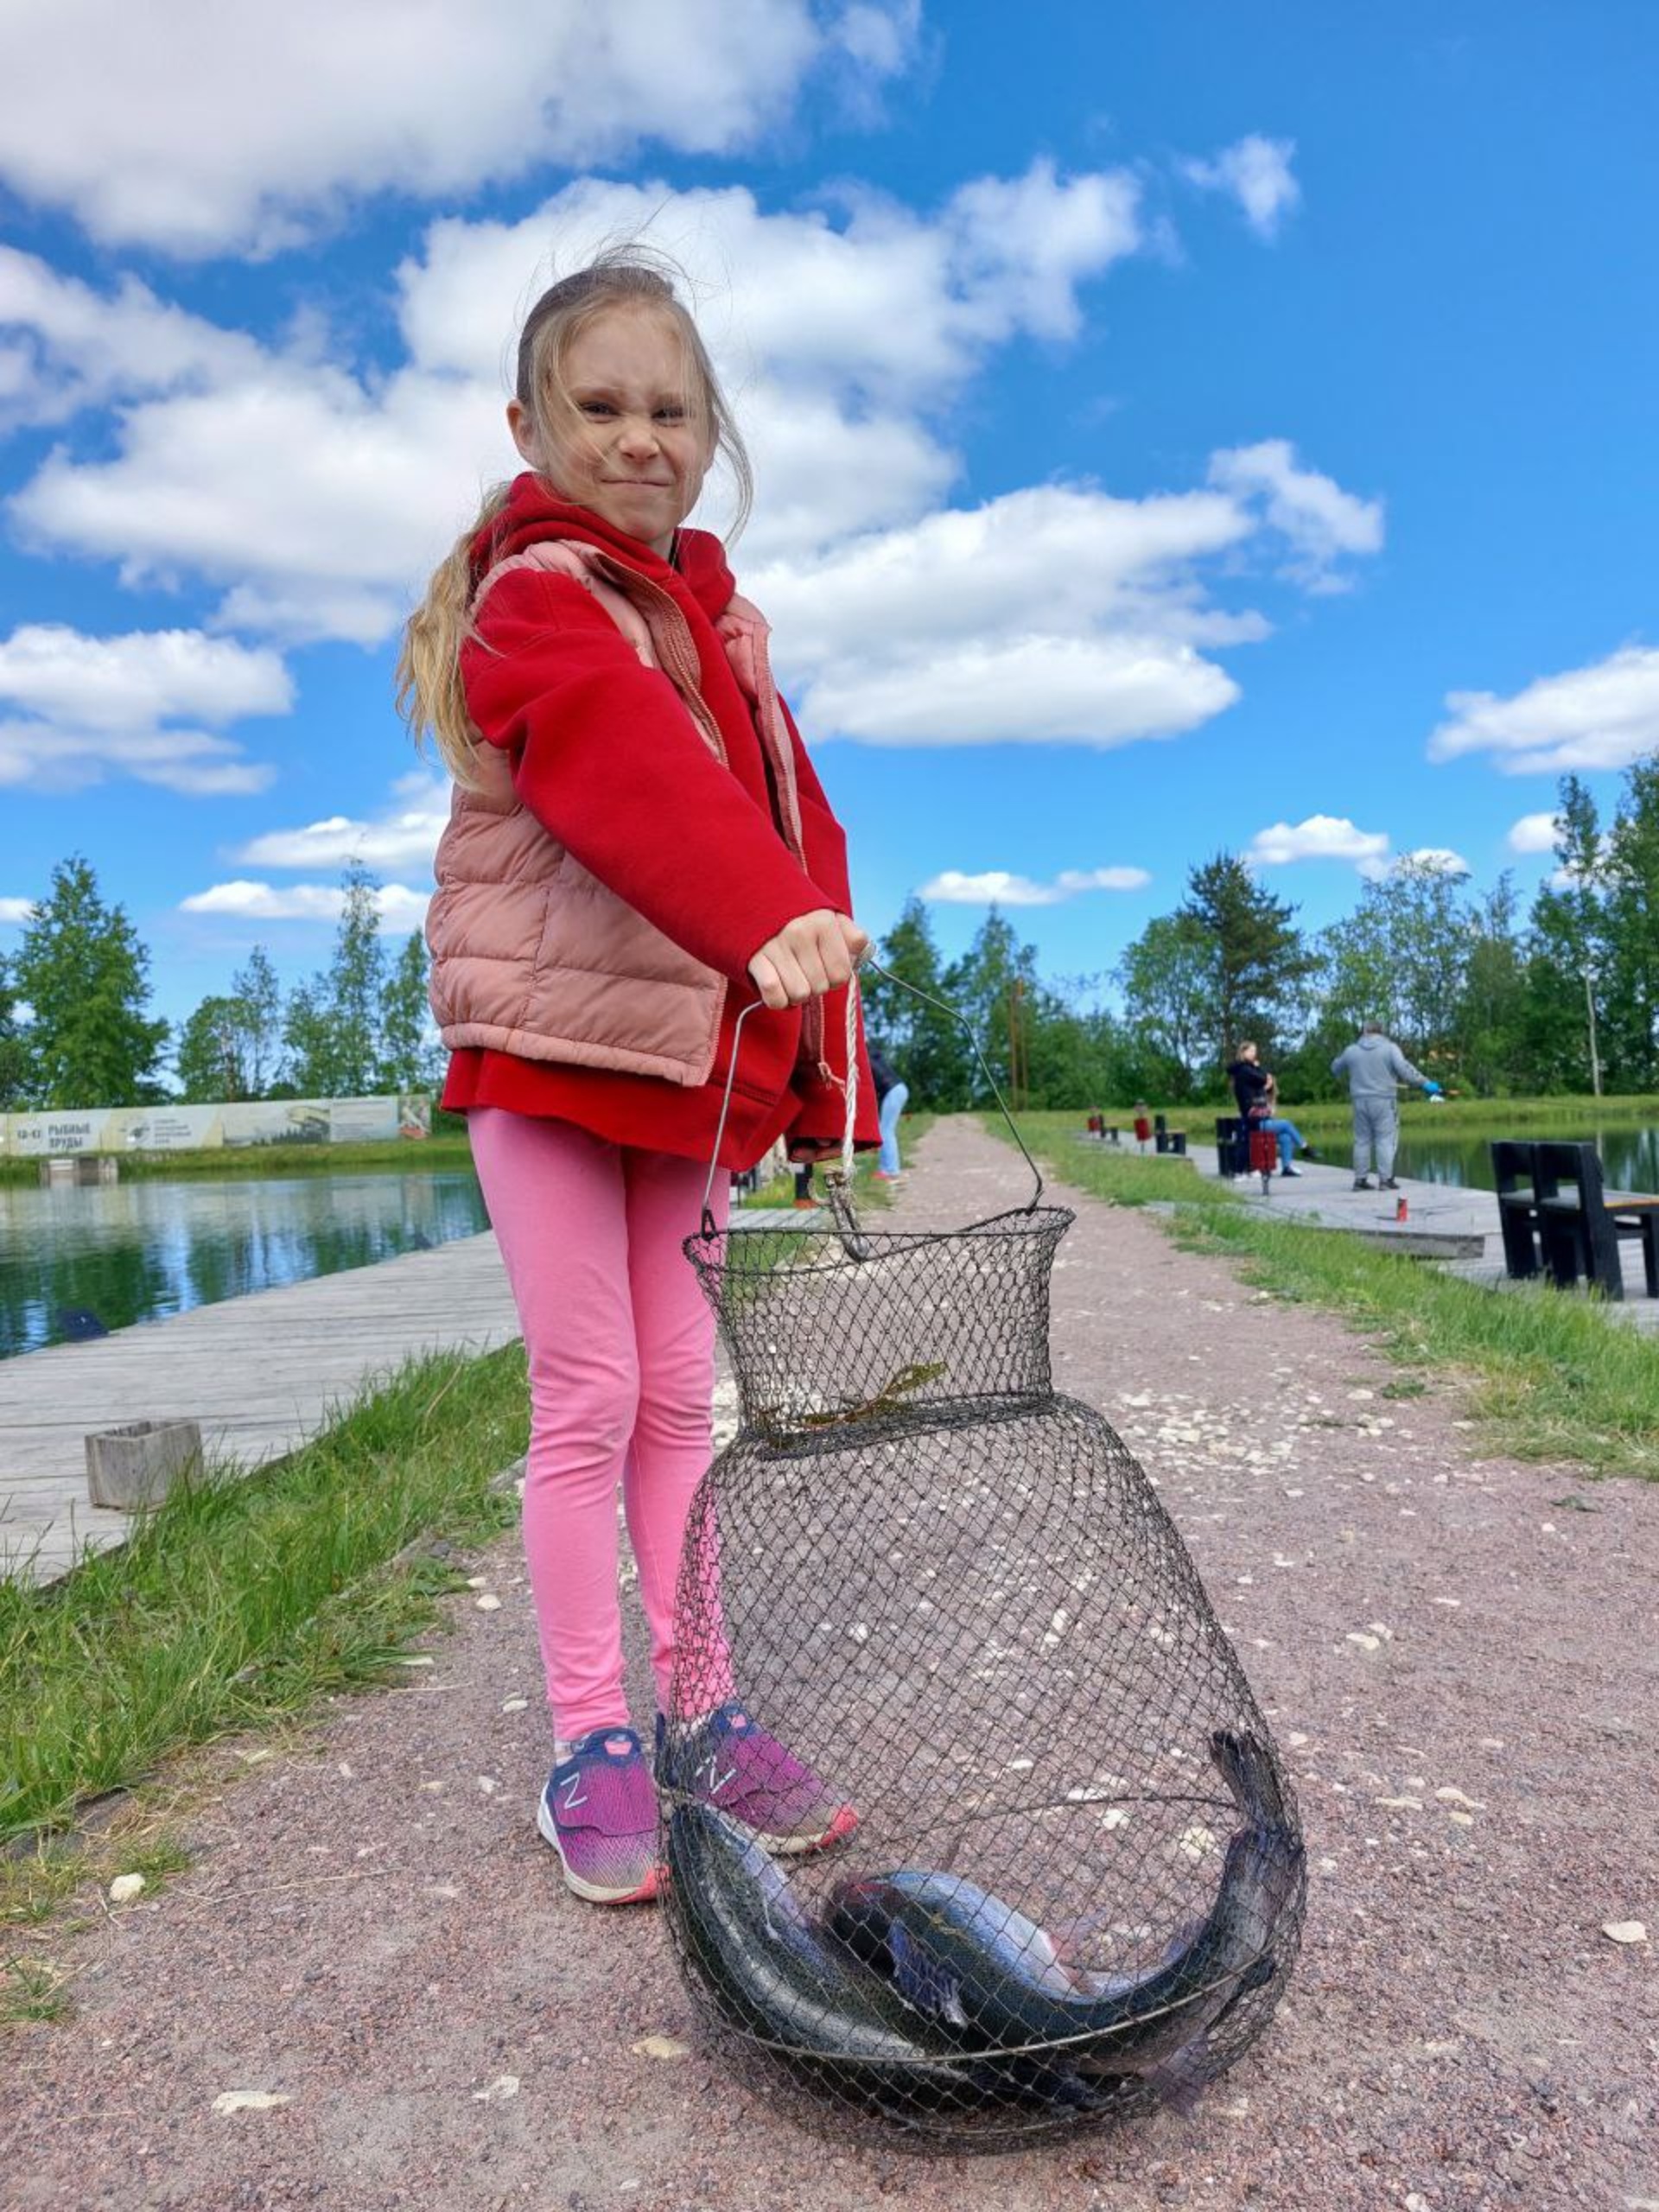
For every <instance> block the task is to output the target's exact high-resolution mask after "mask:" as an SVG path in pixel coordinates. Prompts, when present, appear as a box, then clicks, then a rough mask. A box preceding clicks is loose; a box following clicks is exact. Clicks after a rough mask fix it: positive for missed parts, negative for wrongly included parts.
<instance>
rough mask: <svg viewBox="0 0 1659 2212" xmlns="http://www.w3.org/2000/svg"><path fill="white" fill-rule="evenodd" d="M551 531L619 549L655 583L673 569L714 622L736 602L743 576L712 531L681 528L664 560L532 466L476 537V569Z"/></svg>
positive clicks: (476, 571) (479, 572)
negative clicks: (565, 493) (736, 572)
mask: <svg viewBox="0 0 1659 2212" xmlns="http://www.w3.org/2000/svg"><path fill="white" fill-rule="evenodd" d="M549 537H580V538H583V539H585V540H586V541H587V542H588V543H589V544H591V545H597V546H600V547H601V548H602V549H603V550H605V551H607V552H609V553H614V554H617V555H618V556H620V558H621V559H622V560H624V561H626V563H627V564H628V566H629V567H630V568H631V569H636V570H637V571H638V572H639V575H642V576H645V577H647V578H649V580H650V581H651V582H653V583H664V582H666V580H667V579H668V578H669V577H670V576H672V575H677V576H678V577H679V579H680V582H682V583H683V584H684V585H686V586H688V587H689V588H690V590H691V592H692V593H693V594H694V595H695V596H696V601H697V604H698V606H699V607H702V611H703V613H705V614H706V615H707V616H708V617H709V620H710V621H711V622H717V621H718V620H720V617H721V615H722V614H723V613H725V612H726V609H727V608H728V607H729V606H730V605H731V603H732V598H733V595H734V593H735V592H736V589H737V581H736V579H735V577H734V575H732V572H731V569H730V568H729V567H728V564H727V560H726V549H725V547H724V546H723V545H722V544H721V542H720V540H719V538H717V537H715V534H714V532H713V531H708V530H681V531H677V532H676V533H675V541H674V556H675V557H674V559H673V561H672V562H668V561H664V558H663V556H662V555H661V554H660V553H658V552H655V551H654V550H652V547H650V546H649V545H647V544H645V542H644V540H643V539H641V538H638V537H629V536H628V533H627V532H626V531H625V530H618V529H617V528H616V526H615V524H613V523H608V522H607V521H606V520H605V519H604V518H603V517H602V516H601V515H596V514H595V513H594V511H593V509H592V508H591V507H579V506H577V505H575V502H574V501H572V500H569V499H561V498H560V497H559V495H558V493H556V491H555V490H554V489H553V487H552V486H551V485H550V483H549V482H548V481H547V479H546V478H545V477H544V476H537V474H536V473H535V471H534V470H533V469H526V470H525V471H524V474H523V475H522V476H515V477H514V479H513V480H512V486H511V488H510V489H509V491H508V493H507V504H506V505H505V507H504V508H503V509H502V510H501V512H500V513H499V514H497V515H493V516H492V517H491V518H490V519H489V521H488V522H486V524H484V525H483V527H482V528H481V529H480V531H479V532H478V534H477V536H476V537H474V540H473V575H474V582H477V581H479V580H480V579H481V578H482V577H483V576H484V575H486V573H487V572H488V571H489V570H490V569H493V567H494V566H495V564H496V563H497V562H498V561H507V560H511V559H512V556H513V555H514V554H515V553H522V552H524V550H526V548H527V547H529V546H531V545H536V544H539V543H541V542H542V541H543V539H546V538H549Z"/></svg>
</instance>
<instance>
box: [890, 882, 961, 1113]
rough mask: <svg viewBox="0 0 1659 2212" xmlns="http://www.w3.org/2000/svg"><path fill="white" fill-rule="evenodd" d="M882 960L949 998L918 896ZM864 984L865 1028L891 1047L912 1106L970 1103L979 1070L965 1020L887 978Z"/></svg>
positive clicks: (940, 1108)
mask: <svg viewBox="0 0 1659 2212" xmlns="http://www.w3.org/2000/svg"><path fill="white" fill-rule="evenodd" d="M880 963H881V965H882V967H884V968H885V969H888V970H889V971H890V973H891V974H893V976H899V977H902V978H903V981H904V982H906V983H910V984H912V985H914V986H915V987H916V988H917V989H919V990H923V991H925V992H927V993H928V994H929V995H930V997H931V998H933V999H945V1000H947V1001H948V993H947V991H946V988H945V979H944V970H943V966H942V963H941V962H940V959H939V951H938V946H937V945H936V944H934V942H933V932H932V929H931V925H930V924H929V921H928V918H927V909H926V907H925V906H924V905H923V904H922V902H921V900H920V899H916V898H911V899H906V901H905V906H904V911H903V912H902V913H901V914H900V915H899V919H898V920H897V921H896V922H895V923H894V924H893V927H892V929H891V930H889V931H888V932H887V936H886V937H885V938H883V939H882V940H881V950H880ZM862 988H863V993H864V1020H865V1027H866V1029H867V1030H868V1033H869V1034H870V1035H871V1036H872V1037H874V1038H875V1039H878V1040H879V1041H880V1043H882V1044H883V1045H885V1046H887V1048H888V1050H889V1052H890V1055H891V1058H892V1060H893V1068H894V1071H895V1072H896V1073H897V1074H898V1075H899V1077H900V1079H901V1080H902V1081H903V1082H904V1083H906V1084H908V1085H909V1088H910V1096H911V1102H912V1105H915V1106H917V1107H923V1106H925V1107H926V1108H927V1109H929V1110H930V1111H931V1112H934V1113H941V1114H948V1113H954V1112H957V1111H958V1110H959V1109H961V1108H963V1107H964V1106H966V1105H968V1104H969V1102H970V1101H971V1099H972V1097H973V1096H974V1078H975V1076H976V1072H977V1068H976V1062H975V1059H974V1054H973V1047H972V1046H971V1045H970V1044H969V1041H968V1039H967V1037H966V1036H965V1035H964V1033H963V1027H962V1024H961V1023H960V1022H959V1021H956V1020H952V1018H951V1016H950V1014H948V1013H946V1012H945V1011H944V1010H943V1008H942V1007H938V1006H934V1005H930V1004H929V1003H928V1001H927V1000H925V999H920V998H918V997H916V996H915V995H914V993H913V992H912V991H907V990H905V989H902V988H900V987H899V984H897V983H891V982H888V981H887V976H866V977H865V978H864V979H863V983H862Z"/></svg>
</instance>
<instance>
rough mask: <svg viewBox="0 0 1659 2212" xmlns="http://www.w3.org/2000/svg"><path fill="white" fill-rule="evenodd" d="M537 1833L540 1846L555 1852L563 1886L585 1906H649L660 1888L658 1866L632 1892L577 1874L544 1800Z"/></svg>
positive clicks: (537, 1808)
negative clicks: (549, 1845) (602, 1885)
mask: <svg viewBox="0 0 1659 2212" xmlns="http://www.w3.org/2000/svg"><path fill="white" fill-rule="evenodd" d="M536 1833H537V1835H539V1836H540V1838H541V1839H542V1841H543V1843H550V1844H551V1845H552V1847H553V1848H554V1850H555V1851H556V1852H557V1853H558V1854H559V1865H560V1866H561V1867H562V1868H563V1872H564V1885H565V1887H566V1889H568V1890H569V1891H572V1892H573V1893H574V1894H575V1896H576V1897H580V1898H581V1899H582V1902H583V1904H649V1903H650V1902H651V1900H652V1898H653V1897H655V1896H656V1895H657V1892H658V1890H659V1889H660V1888H661V1887H662V1878H663V1870H662V1868H661V1867H660V1866H653V1867H652V1870H651V1872H650V1873H649V1874H647V1875H646V1877H645V1880H644V1881H643V1882H642V1883H641V1884H640V1885H639V1887H638V1888H637V1889H632V1890H607V1889H605V1888H602V1887H601V1885H600V1884H599V1883H597V1882H589V1881H588V1880H586V1879H585V1878H583V1877H582V1875H580V1874H578V1873H576V1872H575V1871H574V1870H573V1869H572V1867H571V1865H570V1861H569V1859H567V1858H566V1857H565V1855H564V1845H563V1841H562V1840H560V1836H559V1831H558V1828H557V1826H556V1823H555V1821H554V1820H553V1818H552V1815H550V1813H549V1811H548V1809H547V1800H546V1798H545V1797H543V1798H542V1799H541V1800H540V1801H539V1802H538V1803H537V1807H536Z"/></svg>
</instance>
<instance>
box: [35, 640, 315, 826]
mask: <svg viewBox="0 0 1659 2212" xmlns="http://www.w3.org/2000/svg"><path fill="white" fill-rule="evenodd" d="M292 705H293V686H292V684H291V683H290V681H289V675H288V671H287V670H286V669H285V668H284V667H283V663H282V661H281V659H280V658H278V656H277V654H276V653H274V652H270V649H269V648H268V647H264V646H261V647H258V648H251V647H248V646H245V645H236V644H233V643H232V641H231V640H230V639H223V638H207V637H204V636H203V635H202V634H201V632H200V631H197V630H155V631H142V630H141V631H133V632H129V633H127V634H126V635H124V636H121V637H111V638H92V637H87V636H86V635H85V634H84V633H83V632H80V631H78V630H72V629H69V628H68V627H67V626H65V625H63V624H60V623H44V622H42V623H31V624H26V625H25V626H23V627H22V628H21V629H17V630H14V631H13V632H12V633H11V635H10V638H7V639H0V710H3V709H5V708H7V707H10V708H13V709H16V710H18V711H16V713H15V714H13V715H10V716H4V715H3V714H0V785H15V786H16V785H30V786H32V787H34V788H35V789H38V790H42V791H74V790H78V789H79V788H81V787H83V786H85V785H88V784H93V783H101V782H102V781H104V780H105V779H106V778H107V777H108V776H110V775H112V774H113V775H128V776H131V777H134V778H136V779H137V780H138V781H140V782H142V783H149V784H159V785H163V786H164V787H165V788H166V789H168V790H169V791H179V792H181V793H185V794H187V795H188V796H190V797H193V798H213V797H222V796H225V795H226V794H235V793H245V792H250V791H263V790H264V788H265V787H266V785H268V784H269V783H270V781H271V779H272V777H273V776H274V774H275V770H274V769H273V768H271V767H270V766H267V765H266V764H265V763H264V762H261V761H255V760H249V759H248V758H247V757H246V755H245V753H244V752H243V750H242V748H241V747H240V746H239V745H238V744H237V743H236V742H235V741H233V740H232V739H231V738H228V737H226V736H224V735H223V734H220V732H219V730H217V729H214V728H207V729H203V728H199V727H198V726H197V725H198V724H200V723H201V722H207V723H208V724H210V725H212V724H219V725H221V726H222V725H223V724H225V723H227V722H232V721H238V720H240V719H241V718H242V717H244V716H245V715H285V714H287V713H288V712H289V709H290V708H291V707H292Z"/></svg>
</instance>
